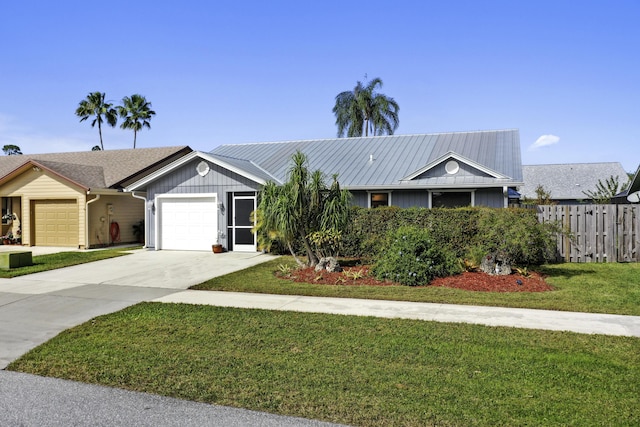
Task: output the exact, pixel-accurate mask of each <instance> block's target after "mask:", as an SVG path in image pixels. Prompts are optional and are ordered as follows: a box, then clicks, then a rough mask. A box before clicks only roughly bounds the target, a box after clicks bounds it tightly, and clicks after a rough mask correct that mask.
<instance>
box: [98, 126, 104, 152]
mask: <svg viewBox="0 0 640 427" xmlns="http://www.w3.org/2000/svg"><path fill="white" fill-rule="evenodd" d="M98 134H100V149H101V150H102V151H104V145H103V144H102V126H100V122H98Z"/></svg>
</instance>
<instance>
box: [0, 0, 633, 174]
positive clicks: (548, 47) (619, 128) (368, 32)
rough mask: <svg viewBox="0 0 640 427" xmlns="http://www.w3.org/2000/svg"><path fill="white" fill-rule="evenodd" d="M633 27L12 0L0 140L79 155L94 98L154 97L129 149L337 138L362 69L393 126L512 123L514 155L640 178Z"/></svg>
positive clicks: (563, 0) (532, 5) (560, 4)
mask: <svg viewBox="0 0 640 427" xmlns="http://www.w3.org/2000/svg"><path fill="white" fill-rule="evenodd" d="M638 22H640V3H639V2H638V1H637V0H633V1H621V0H608V1H606V2H605V1H589V0H582V1H577V0H576V1H569V0H555V1H546V0H537V1H511V0H510V1H458V0H450V1H429V0H426V1H402V0H398V1H396V2H382V1H375V0H374V1H367V2H360V1H347V0H342V1H333V0H324V1H308V2H306V1H300V0H297V1H278V0H272V1H269V2H264V1H256V2H253V1H217V2H211V1H195V0H183V1H181V2H168V1H147V0H139V1H120V0H114V1H111V2H87V1H76V0H64V1H58V2H52V1H49V0H25V1H21V2H8V3H7V2H5V4H3V6H2V10H1V12H0V40H1V43H2V49H1V51H0V55H1V56H0V58H1V59H0V145H5V144H15V145H18V146H20V147H21V149H22V151H23V152H24V153H25V154H28V153H43V152H56V151H82V150H89V149H90V148H91V147H92V146H94V145H97V144H98V143H99V140H98V132H97V128H91V126H90V125H89V123H88V122H83V123H79V120H78V118H77V117H76V116H75V115H74V111H75V109H76V107H77V105H78V102H80V101H81V100H82V99H83V98H85V97H86V95H87V94H88V93H89V92H93V91H101V92H105V93H106V97H107V99H108V100H111V101H113V102H114V103H116V104H117V103H119V102H120V100H121V99H122V97H124V96H130V95H132V94H134V93H140V94H142V95H144V96H146V97H147V99H148V100H149V101H150V102H151V103H152V105H153V109H154V110H155V111H156V112H157V115H156V117H154V118H153V120H152V122H151V129H150V130H143V131H142V132H141V133H139V135H138V141H137V144H138V147H156V146H168V145H189V146H191V147H192V148H194V149H197V150H204V151H209V150H211V149H213V148H215V147H216V146H217V145H220V144H228V143H244V142H262V141H264V142H266V141H284V140H293V139H318V138H327V137H334V136H335V135H336V127H335V117H334V116H333V113H332V112H331V109H332V107H333V104H334V102H335V96H336V95H337V94H338V93H339V92H341V91H344V90H350V89H352V88H353V87H354V86H355V84H356V82H357V81H358V80H364V77H365V75H367V76H368V77H369V78H372V77H380V78H381V79H382V80H383V82H384V86H383V88H382V89H381V92H382V93H384V94H386V95H387V96H391V97H393V98H394V99H395V100H396V101H397V102H398V104H399V105H400V126H399V128H398V131H397V133H398V134H416V133H431V132H451V131H468V130H482V129H507V128H518V129H519V130H520V138H521V148H522V160H523V163H524V164H546V163H573V162H601V161H619V162H621V163H622V165H623V167H624V168H625V170H627V171H635V169H636V167H637V166H638V164H640V55H639V52H640V25H638ZM103 132H104V144H105V148H106V149H116V148H130V147H131V146H132V142H133V134H132V132H131V131H125V130H122V129H120V128H115V129H112V128H107V129H105V130H104V131H103ZM536 141H538V144H537V145H536Z"/></svg>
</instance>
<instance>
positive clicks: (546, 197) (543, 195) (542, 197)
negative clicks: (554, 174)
mask: <svg viewBox="0 0 640 427" xmlns="http://www.w3.org/2000/svg"><path fill="white" fill-rule="evenodd" d="M522 204H523V205H555V204H556V202H555V201H553V200H552V199H551V193H550V192H548V191H546V190H545V189H544V187H543V186H542V185H541V184H540V185H538V186H537V187H536V198H535V199H529V198H525V199H524V200H523V201H522Z"/></svg>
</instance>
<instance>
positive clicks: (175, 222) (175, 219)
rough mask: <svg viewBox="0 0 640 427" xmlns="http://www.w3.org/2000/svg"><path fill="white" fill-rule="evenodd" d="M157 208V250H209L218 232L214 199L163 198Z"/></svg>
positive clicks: (216, 209) (216, 208)
mask: <svg viewBox="0 0 640 427" xmlns="http://www.w3.org/2000/svg"><path fill="white" fill-rule="evenodd" d="M159 206H160V224H159V226H160V239H159V242H160V244H159V248H160V249H173V250H211V245H212V244H213V243H215V241H216V239H217V233H218V224H217V221H218V207H217V203H216V201H215V198H212V197H188V198H175V199H173V198H167V199H164V198H163V199H162V200H161V202H160V203H159Z"/></svg>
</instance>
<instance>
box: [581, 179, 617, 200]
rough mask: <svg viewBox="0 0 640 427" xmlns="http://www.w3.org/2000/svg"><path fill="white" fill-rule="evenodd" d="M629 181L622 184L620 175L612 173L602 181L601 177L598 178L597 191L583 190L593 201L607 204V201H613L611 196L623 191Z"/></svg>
mask: <svg viewBox="0 0 640 427" xmlns="http://www.w3.org/2000/svg"><path fill="white" fill-rule="evenodd" d="M627 185H628V183H626V184H624V185H622V186H621V185H620V178H619V177H618V175H616V176H615V177H614V176H613V175H611V176H610V177H609V178H607V179H605V181H604V182H602V180H601V179H599V180H598V183H597V184H596V189H595V191H593V190H589V191H583V192H582V193H583V194H584V195H585V196H587V197H588V198H589V199H591V201H592V202H593V203H595V204H598V205H606V204H607V203H611V198H612V197H614V196H615V195H616V194H618V193H619V192H620V191H622V190H623V189H624V188H625V187H626V186H627Z"/></svg>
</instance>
